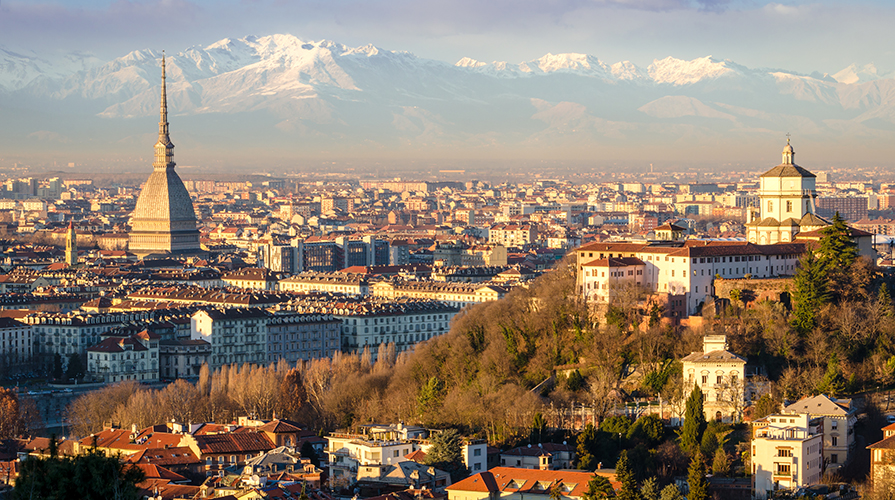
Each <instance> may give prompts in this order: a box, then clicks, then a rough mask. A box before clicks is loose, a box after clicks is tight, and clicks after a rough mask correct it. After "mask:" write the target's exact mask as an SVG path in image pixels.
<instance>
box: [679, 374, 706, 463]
mask: <svg viewBox="0 0 895 500" xmlns="http://www.w3.org/2000/svg"><path fill="white" fill-rule="evenodd" d="M705 427H706V421H705V410H704V409H703V404H702V389H700V388H699V386H698V385H694V386H693V391H692V392H690V397H689V398H687V406H686V409H685V410H684V426H683V427H682V428H681V431H680V441H681V448H683V449H684V450H685V451H688V452H691V453H692V452H693V451H695V450H697V449H698V448H699V444H700V442H701V440H702V433H703V431H705Z"/></svg>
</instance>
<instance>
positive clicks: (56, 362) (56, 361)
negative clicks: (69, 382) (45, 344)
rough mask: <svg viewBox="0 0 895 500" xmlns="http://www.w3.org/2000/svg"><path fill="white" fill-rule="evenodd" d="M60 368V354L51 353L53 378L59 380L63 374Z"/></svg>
mask: <svg viewBox="0 0 895 500" xmlns="http://www.w3.org/2000/svg"><path fill="white" fill-rule="evenodd" d="M63 373H64V372H63V370H62V355H61V354H59V353H58V352H57V353H56V354H53V378H54V379H56V380H59V379H61V378H62V375H63Z"/></svg>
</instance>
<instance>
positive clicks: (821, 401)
mask: <svg viewBox="0 0 895 500" xmlns="http://www.w3.org/2000/svg"><path fill="white" fill-rule="evenodd" d="M783 413H790V414H799V413H805V414H808V416H809V417H810V418H823V435H824V446H823V450H824V462H825V464H826V470H828V471H835V470H836V469H839V468H840V467H842V466H844V465H845V464H847V463H848V462H849V461H850V460H851V458H852V454H853V452H854V449H855V424H856V423H857V421H858V417H857V413H858V412H857V409H856V408H855V406H854V402H853V401H852V400H851V399H836V398H831V397H829V396H826V395H824V394H818V395H817V396H812V397H805V398H802V399H800V400H798V401H796V402H795V403H793V404H791V405H789V406H787V407H785V408H783Z"/></svg>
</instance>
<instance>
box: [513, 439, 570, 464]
mask: <svg viewBox="0 0 895 500" xmlns="http://www.w3.org/2000/svg"><path fill="white" fill-rule="evenodd" d="M576 456H577V454H576V447H575V446H573V445H570V444H558V443H538V445H537V446H533V445H532V446H520V447H518V448H513V449H511V450H507V451H504V452H501V454H500V465H501V466H506V467H516V468H521V469H539V470H556V469H572V468H574V464H575V457H576Z"/></svg>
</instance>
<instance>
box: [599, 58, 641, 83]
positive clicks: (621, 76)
mask: <svg viewBox="0 0 895 500" xmlns="http://www.w3.org/2000/svg"><path fill="white" fill-rule="evenodd" d="M609 69H610V71H611V72H612V76H614V77H615V78H616V79H617V80H629V81H642V80H647V79H649V75H647V73H646V71H644V70H643V68H641V67H639V66H637V65H635V64H634V63H632V62H631V61H622V62H617V63H615V64H613V65H612V66H610V67H609Z"/></svg>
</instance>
